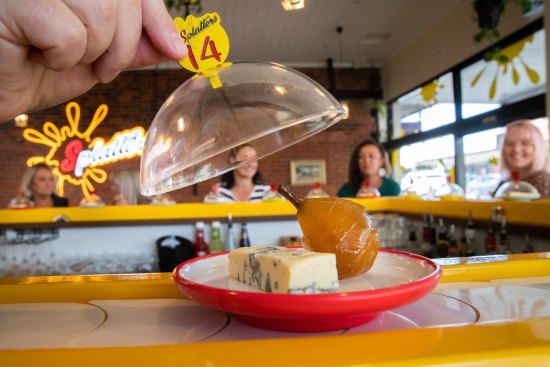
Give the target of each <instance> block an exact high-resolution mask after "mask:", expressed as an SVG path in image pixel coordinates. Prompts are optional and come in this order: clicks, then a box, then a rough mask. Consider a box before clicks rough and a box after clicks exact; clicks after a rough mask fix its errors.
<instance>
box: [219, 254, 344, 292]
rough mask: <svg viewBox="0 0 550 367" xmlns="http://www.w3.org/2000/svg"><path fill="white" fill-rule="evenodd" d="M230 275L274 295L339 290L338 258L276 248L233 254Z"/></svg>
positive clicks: (230, 258) (331, 255) (330, 255)
mask: <svg viewBox="0 0 550 367" xmlns="http://www.w3.org/2000/svg"><path fill="white" fill-rule="evenodd" d="M229 275H230V276H231V277H232V278H234V279H237V280H238V281H240V282H243V283H246V284H248V285H251V286H253V287H256V288H259V289H261V290H263V291H266V292H270V293H292V294H314V293H330V292H335V291H336V290H337V289H338V272H337V270H336V256H335V255H334V254H328V253H327V254H325V253H318V252H311V251H306V250H304V249H291V248H286V247H276V246H255V247H241V248H238V249H236V250H233V251H231V252H230V253H229Z"/></svg>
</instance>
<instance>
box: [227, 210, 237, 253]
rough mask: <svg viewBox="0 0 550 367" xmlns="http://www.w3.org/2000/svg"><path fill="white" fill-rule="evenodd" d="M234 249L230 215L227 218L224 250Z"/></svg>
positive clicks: (231, 217) (233, 234)
mask: <svg viewBox="0 0 550 367" xmlns="http://www.w3.org/2000/svg"><path fill="white" fill-rule="evenodd" d="M234 249H235V232H234V229H233V216H232V215H231V213H229V215H228V216H227V236H226V237H225V250H226V251H231V250H234Z"/></svg>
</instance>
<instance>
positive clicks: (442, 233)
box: [437, 218, 449, 258]
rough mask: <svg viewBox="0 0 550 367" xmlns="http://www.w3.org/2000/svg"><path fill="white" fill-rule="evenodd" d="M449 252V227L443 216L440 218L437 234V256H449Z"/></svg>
mask: <svg viewBox="0 0 550 367" xmlns="http://www.w3.org/2000/svg"><path fill="white" fill-rule="evenodd" d="M448 254H449V239H448V238H447V227H445V224H444V223H443V218H439V233H438V234H437V257H440V258H442V257H447V255H448Z"/></svg>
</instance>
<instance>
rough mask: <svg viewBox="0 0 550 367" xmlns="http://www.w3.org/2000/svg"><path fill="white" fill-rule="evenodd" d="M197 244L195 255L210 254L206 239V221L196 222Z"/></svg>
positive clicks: (195, 245)
mask: <svg viewBox="0 0 550 367" xmlns="http://www.w3.org/2000/svg"><path fill="white" fill-rule="evenodd" d="M195 237H196V238H195V244H194V246H193V254H194V256H195V257H198V256H204V255H208V245H207V244H206V242H205V241H204V222H197V223H196V224H195Z"/></svg>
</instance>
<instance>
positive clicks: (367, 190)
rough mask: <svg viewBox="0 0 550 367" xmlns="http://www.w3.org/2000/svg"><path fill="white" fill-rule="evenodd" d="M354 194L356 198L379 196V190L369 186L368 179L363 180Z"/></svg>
mask: <svg viewBox="0 0 550 367" xmlns="http://www.w3.org/2000/svg"><path fill="white" fill-rule="evenodd" d="M355 196H356V197H358V198H377V197H380V191H378V189H376V188H374V187H372V186H371V184H370V180H365V181H363V184H362V185H361V187H360V188H359V191H357V195H355Z"/></svg>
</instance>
